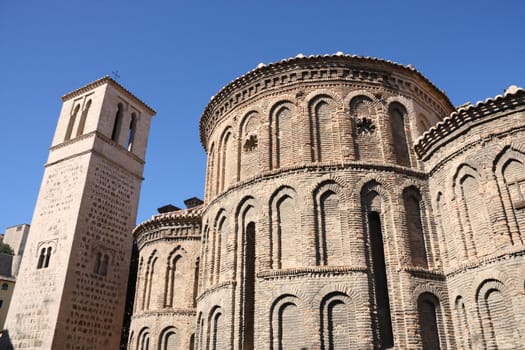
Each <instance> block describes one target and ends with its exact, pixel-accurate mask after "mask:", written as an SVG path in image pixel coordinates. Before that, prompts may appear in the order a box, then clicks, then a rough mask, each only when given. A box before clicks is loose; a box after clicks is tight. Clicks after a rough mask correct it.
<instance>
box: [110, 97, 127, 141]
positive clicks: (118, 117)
mask: <svg viewBox="0 0 525 350" xmlns="http://www.w3.org/2000/svg"><path fill="white" fill-rule="evenodd" d="M123 114H124V106H123V105H122V103H119V104H118V105H117V113H116V114H115V121H114V122H113V131H112V132H111V139H112V140H113V141H115V142H117V143H118V140H119V136H120V129H121V128H122V115H123Z"/></svg>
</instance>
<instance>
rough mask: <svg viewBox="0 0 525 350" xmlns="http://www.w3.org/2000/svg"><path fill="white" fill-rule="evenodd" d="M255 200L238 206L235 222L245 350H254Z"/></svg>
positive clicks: (248, 198)
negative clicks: (238, 249)
mask: <svg viewBox="0 0 525 350" xmlns="http://www.w3.org/2000/svg"><path fill="white" fill-rule="evenodd" d="M255 208H256V207H255V203H254V200H253V198H251V197H247V198H245V199H243V200H242V201H241V204H240V205H239V206H238V208H237V211H236V214H235V220H236V222H237V224H236V227H237V228H238V231H237V232H236V234H237V237H239V245H240V246H241V249H242V250H241V253H240V254H238V255H239V256H240V257H242V260H241V261H240V262H239V263H237V260H234V268H233V269H234V271H233V274H234V276H235V275H236V272H235V271H236V269H237V264H238V265H239V266H240V275H241V277H240V280H241V281H243V283H242V284H241V295H243V296H244V298H243V301H242V305H241V307H240V309H241V313H242V314H241V324H240V329H242V330H243V331H242V334H241V337H242V339H241V345H242V348H243V349H253V348H254V320H255V312H254V311H255V271H256V258H255V257H256V247H257V229H256V224H255V220H256V218H257V213H258V210H256V209H255Z"/></svg>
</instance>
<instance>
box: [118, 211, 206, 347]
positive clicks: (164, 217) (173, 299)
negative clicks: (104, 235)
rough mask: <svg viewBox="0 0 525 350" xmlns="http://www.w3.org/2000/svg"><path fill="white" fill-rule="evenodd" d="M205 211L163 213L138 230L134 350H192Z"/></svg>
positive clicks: (132, 324) (132, 340)
mask: <svg viewBox="0 0 525 350" xmlns="http://www.w3.org/2000/svg"><path fill="white" fill-rule="evenodd" d="M201 210H202V209H201V208H200V207H194V208H190V209H187V210H184V211H179V212H174V213H169V214H160V215H157V216H156V217H154V218H152V219H151V220H149V221H147V222H144V223H142V224H141V225H140V226H139V227H137V229H136V230H135V232H134V235H135V238H136V240H137V244H138V248H139V250H140V257H139V267H138V274H137V289H136V292H135V303H134V312H133V317H132V321H131V327H130V337H129V341H128V348H129V349H145V348H146V346H149V349H157V348H160V349H174V348H183V349H189V348H190V344H193V343H194V342H195V334H194V333H195V322H196V311H195V303H196V297H197V293H198V291H197V282H198V271H199V264H200V261H199V259H200V251H201Z"/></svg>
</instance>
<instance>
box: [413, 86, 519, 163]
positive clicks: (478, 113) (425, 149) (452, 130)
mask: <svg viewBox="0 0 525 350" xmlns="http://www.w3.org/2000/svg"><path fill="white" fill-rule="evenodd" d="M519 106H522V107H523V108H525V90H523V89H520V88H516V87H511V88H509V89H508V90H506V92H505V94H504V95H498V96H496V97H494V98H488V99H486V100H485V101H480V102H478V103H477V104H476V105H475V106H474V105H468V106H466V107H461V108H459V109H458V110H457V111H455V112H453V113H451V114H450V116H448V117H446V118H445V119H443V120H442V121H440V122H438V123H437V124H436V125H435V126H433V127H432V128H430V129H429V130H427V131H426V132H425V133H423V135H422V136H421V137H420V138H419V139H418V140H417V141H416V144H415V145H414V150H415V151H416V154H417V156H418V157H419V159H421V160H428V159H429V158H431V157H432V155H433V154H434V153H435V152H436V151H437V150H438V149H439V148H440V147H442V146H443V145H445V144H447V143H448V142H449V141H450V140H452V139H453V138H454V137H453V136H452V134H456V135H457V134H460V133H463V132H466V131H467V130H469V129H470V128H471V127H472V126H473V125H475V122H476V121H478V120H480V121H481V119H486V118H487V117H488V116H491V115H495V114H497V113H501V112H505V111H508V110H511V109H515V108H517V107H519Z"/></svg>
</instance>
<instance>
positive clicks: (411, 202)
mask: <svg viewBox="0 0 525 350" xmlns="http://www.w3.org/2000/svg"><path fill="white" fill-rule="evenodd" d="M403 201H404V205H405V220H406V228H407V233H408V237H407V238H408V245H409V248H410V257H411V260H412V265H414V266H418V267H422V268H425V269H427V268H428V258H427V247H426V244H427V243H426V240H425V233H424V230H423V223H422V220H421V206H420V202H421V195H420V194H419V191H418V190H417V189H416V188H413V187H411V188H406V189H405V190H404V191H403Z"/></svg>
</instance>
